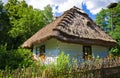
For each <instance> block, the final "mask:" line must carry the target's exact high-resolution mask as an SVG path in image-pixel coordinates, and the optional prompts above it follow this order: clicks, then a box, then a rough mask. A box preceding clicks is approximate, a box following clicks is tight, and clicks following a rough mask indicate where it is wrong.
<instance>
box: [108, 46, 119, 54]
mask: <svg viewBox="0 0 120 78" xmlns="http://www.w3.org/2000/svg"><path fill="white" fill-rule="evenodd" d="M110 54H112V55H113V56H118V55H119V54H120V50H119V49H118V48H116V47H114V48H112V49H111V50H110Z"/></svg>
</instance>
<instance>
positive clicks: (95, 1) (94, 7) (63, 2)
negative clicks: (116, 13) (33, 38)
mask: <svg viewBox="0 0 120 78" xmlns="http://www.w3.org/2000/svg"><path fill="white" fill-rule="evenodd" d="M2 1H3V2H5V3H6V2H7V1H8V0H2ZM20 1H21V0H20ZM26 2H27V3H28V5H32V6H33V7H34V8H37V9H41V10H43V9H44V7H45V6H47V5H50V6H51V7H52V9H53V10H52V12H53V15H54V16H60V15H61V14H63V13H64V12H65V11H66V10H68V9H70V8H72V7H73V6H76V7H78V8H81V9H83V11H84V12H86V13H87V14H88V15H89V17H91V18H92V19H93V20H95V17H96V14H97V13H99V12H100V11H101V9H102V8H106V7H107V6H108V5H109V4H110V3H112V2H118V0H26Z"/></svg>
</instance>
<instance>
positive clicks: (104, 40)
mask: <svg viewBox="0 0 120 78" xmlns="http://www.w3.org/2000/svg"><path fill="white" fill-rule="evenodd" d="M51 38H57V39H58V40H60V41H64V42H69V43H78V44H88V45H103V46H113V45H115V44H116V41H115V40H113V39H112V38H111V37H110V36H109V35H108V34H106V33H105V32H104V31H103V30H102V29H101V28H100V27H99V26H98V25H96V24H95V23H94V22H93V21H92V19H90V18H89V17H88V15H87V14H86V13H84V12H83V11H82V10H81V9H79V8H77V7H73V8H71V9H70V10H68V11H66V12H64V14H63V15H62V16H60V17H58V18H57V19H56V20H54V21H53V22H51V23H50V24H48V25H47V26H45V27H43V28H42V29H41V30H39V31H38V32H37V33H35V34H34V35H33V36H32V37H31V38H29V39H28V40H27V41H25V42H24V43H23V45H22V47H27V48H31V47H32V46H33V45H36V44H40V43H43V42H45V41H46V40H48V39H51Z"/></svg>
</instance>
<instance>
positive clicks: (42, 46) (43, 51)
mask: <svg viewBox="0 0 120 78" xmlns="http://www.w3.org/2000/svg"><path fill="white" fill-rule="evenodd" d="M40 56H45V45H41V46H40Z"/></svg>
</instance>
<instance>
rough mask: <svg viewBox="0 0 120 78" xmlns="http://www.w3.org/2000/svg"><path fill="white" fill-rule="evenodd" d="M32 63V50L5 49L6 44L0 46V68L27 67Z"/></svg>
mask: <svg viewBox="0 0 120 78" xmlns="http://www.w3.org/2000/svg"><path fill="white" fill-rule="evenodd" d="M32 64H33V60H32V52H30V51H29V50H27V49H21V48H19V49H16V50H10V51H7V50H6V46H0V69H5V68H6V67H7V68H10V69H16V68H18V67H28V66H30V65H32Z"/></svg>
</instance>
